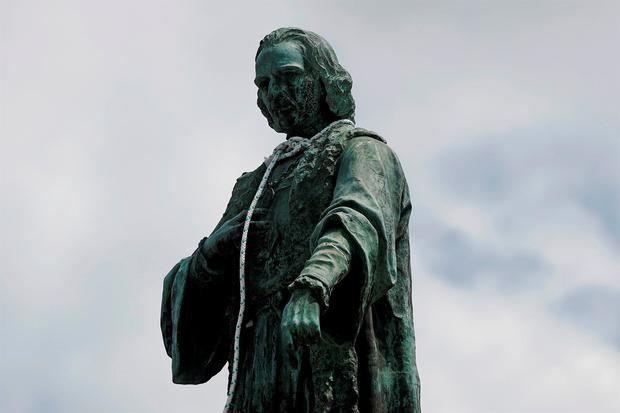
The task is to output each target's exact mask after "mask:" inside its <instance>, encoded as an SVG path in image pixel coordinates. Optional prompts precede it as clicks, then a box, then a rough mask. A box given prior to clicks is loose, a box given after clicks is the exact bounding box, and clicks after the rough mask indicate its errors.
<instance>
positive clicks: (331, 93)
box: [254, 27, 355, 120]
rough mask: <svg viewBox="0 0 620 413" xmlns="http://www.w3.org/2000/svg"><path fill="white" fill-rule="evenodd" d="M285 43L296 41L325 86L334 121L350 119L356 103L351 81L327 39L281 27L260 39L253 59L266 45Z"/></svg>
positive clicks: (311, 33)
mask: <svg viewBox="0 0 620 413" xmlns="http://www.w3.org/2000/svg"><path fill="white" fill-rule="evenodd" d="M286 41H294V42H296V43H297V44H298V45H299V46H300V47H301V49H302V51H303V54H304V59H305V60H306V61H307V63H309V64H310V67H311V70H315V71H316V72H317V73H318V75H319V79H320V80H321V83H322V84H323V86H324V87H325V92H326V98H325V100H326V103H327V106H328V108H329V110H330V111H331V112H332V113H333V114H334V116H335V117H336V118H337V119H351V120H354V116H355V101H354V100H353V95H352V94H351V86H352V85H353V80H352V79H351V75H350V74H349V72H347V70H346V69H345V68H344V67H342V65H341V64H340V63H339V62H338V58H337V57H336V53H335V52H334V49H332V47H331V46H330V44H329V43H327V40H325V39H324V38H322V37H321V36H319V35H318V34H316V33H313V32H311V31H308V30H302V29H298V28H295V27H282V28H280V29H276V30H274V31H272V32H271V33H269V34H268V35H267V36H265V37H264V38H263V40H261V42H260V44H259V46H258V50H257V52H256V57H255V58H254V61H256V59H257V58H258V55H259V54H260V52H261V51H262V50H263V49H264V48H266V47H269V46H275V45H276V44H279V43H283V42H286Z"/></svg>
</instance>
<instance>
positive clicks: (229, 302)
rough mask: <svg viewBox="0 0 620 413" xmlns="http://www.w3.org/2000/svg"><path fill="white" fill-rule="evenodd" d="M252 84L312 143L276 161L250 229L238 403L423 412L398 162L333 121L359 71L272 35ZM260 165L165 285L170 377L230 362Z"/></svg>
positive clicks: (291, 37) (293, 36)
mask: <svg viewBox="0 0 620 413" xmlns="http://www.w3.org/2000/svg"><path fill="white" fill-rule="evenodd" d="M255 83H256V84H257V86H258V88H259V90H258V104H259V107H260V108H261V111H262V112H263V114H265V116H266V117H267V120H268V122H269V125H270V126H271V127H272V128H274V129H275V130H276V131H278V132H284V133H286V134H287V136H302V137H306V138H310V137H312V139H311V140H310V144H309V146H308V147H307V148H306V149H305V150H304V151H303V152H301V153H300V154H298V155H296V156H293V157H291V158H288V159H284V160H283V161H281V162H278V163H277V164H276V166H275V168H274V169H273V172H272V174H271V175H270V177H269V180H268V185H267V188H266V190H265V192H264V195H263V196H262V197H261V199H260V201H259V203H258V209H257V213H256V220H255V222H253V223H252V225H251V226H250V233H249V238H248V245H247V254H246V274H247V275H246V282H247V289H246V294H247V301H246V306H247V309H246V316H245V317H244V328H243V331H242V335H241V342H240V344H241V359H240V366H239V376H238V384H237V389H236V390H235V392H234V399H233V409H231V410H232V411H235V412H248V413H249V412H302V413H303V412H416V413H417V412H420V396H419V379H418V373H417V367H416V361H415V337H414V329H413V312H412V302H411V288H412V284H411V281H412V278H411V266H410V250H409V229H408V227H409V226H408V224H409V218H410V213H411V201H410V198H409V189H408V185H407V182H406V179H405V176H404V173H403V171H402V168H401V165H400V163H399V161H398V158H397V157H396V155H395V154H394V152H393V151H392V150H391V149H390V148H389V147H388V145H387V144H386V143H385V141H384V140H383V139H382V138H381V137H380V136H378V135H377V134H375V133H373V132H369V131H367V130H364V129H361V128H357V127H355V126H353V125H351V124H347V123H342V122H335V123H334V121H336V120H338V119H353V113H354V109H355V106H354V103H353V98H352V97H351V94H350V89H351V79H350V76H349V75H348V73H347V72H346V71H345V70H344V69H343V68H342V67H341V66H340V65H339V64H338V61H337V59H336V56H335V54H334V53H333V50H332V49H331V47H330V46H329V45H328V44H327V42H325V40H323V39H322V38H321V37H319V36H317V35H316V34H314V33H311V32H306V31H302V30H299V29H279V30H277V31H275V32H272V33H271V34H270V35H268V36H267V37H266V38H265V39H264V40H263V42H261V46H260V47H259V51H258V53H257V58H256V79H255ZM319 131H321V132H320V133H319ZM265 169H266V166H265V165H264V164H261V165H260V166H259V167H258V168H257V169H255V170H254V171H252V172H248V173H244V174H242V176H241V177H239V179H237V182H236V184H235V186H234V188H233V191H232V195H231V198H230V201H229V202H228V205H227V208H226V211H225V212H224V214H223V216H222V219H221V220H220V222H219V223H218V224H217V225H216V228H215V229H214V231H213V232H212V234H211V235H209V237H207V238H205V239H203V240H202V241H201V242H200V244H199V247H198V249H197V250H196V251H195V252H194V253H193V254H192V255H191V256H190V257H188V258H185V259H183V260H181V262H179V263H178V264H177V265H176V266H175V267H174V268H173V269H172V270H171V271H170V273H169V274H168V275H167V276H166V278H165V280H164V292H163V300H162V313H161V324H162V332H163V337H164V343H165V347H166V351H167V352H168V354H169V355H170V357H172V373H173V381H174V382H175V383H180V384H198V383H204V382H206V381H208V380H209V379H210V378H211V377H213V376H214V375H215V374H217V373H218V372H219V371H220V370H221V369H222V368H223V367H224V365H225V364H226V363H227V362H229V361H230V360H231V357H232V352H233V351H232V348H233V345H234V343H233V334H234V325H235V322H236V317H237V311H238V306H239V283H238V274H239V269H238V265H239V256H238V254H239V252H238V248H239V245H238V243H239V237H240V232H241V231H240V227H239V222H240V220H241V221H242V219H243V217H244V211H246V210H247V208H248V207H249V205H250V202H251V201H252V198H253V196H254V194H255V192H256V189H257V187H258V185H259V183H260V181H261V178H262V177H263V174H264V172H265ZM240 217H241V218H240Z"/></svg>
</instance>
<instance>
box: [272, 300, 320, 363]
mask: <svg viewBox="0 0 620 413" xmlns="http://www.w3.org/2000/svg"><path fill="white" fill-rule="evenodd" d="M320 314H321V311H320V307H319V303H318V302H317V301H316V299H315V298H314V296H313V295H312V294H311V292H310V290H307V289H304V288H300V289H297V290H294V291H293V295H292V296H291V299H290V300H289V302H288V304H286V307H284V312H283V313H282V323H281V325H280V328H281V334H282V341H283V344H284V346H285V347H286V350H287V351H288V352H289V355H293V354H294V353H295V352H296V351H297V347H298V346H300V345H304V344H313V343H316V342H318V341H319V339H320V338H321V326H320V321H319V320H320Z"/></svg>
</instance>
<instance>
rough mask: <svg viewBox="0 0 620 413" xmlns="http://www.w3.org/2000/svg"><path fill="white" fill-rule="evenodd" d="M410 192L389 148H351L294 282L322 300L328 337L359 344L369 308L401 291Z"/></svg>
mask: <svg viewBox="0 0 620 413" xmlns="http://www.w3.org/2000/svg"><path fill="white" fill-rule="evenodd" d="M405 188H406V181H405V178H404V174H403V172H402V168H401V166H400V163H399V161H398V158H397V157H396V155H395V154H394V153H393V151H392V150H391V149H390V148H389V147H388V146H387V145H386V144H384V143H382V142H380V141H378V140H376V139H373V138H371V137H356V138H353V139H351V140H350V141H349V142H348V143H347V146H346V147H345V149H344V151H343V153H342V155H341V158H340V163H339V170H338V177H337V180H336V186H335V189H334V194H333V197H332V201H331V203H330V205H329V206H328V207H327V208H326V210H325V211H323V213H322V217H321V220H320V221H319V223H318V224H317V226H316V227H315V229H314V232H313V234H312V236H311V245H312V246H314V249H313V254H312V256H311V258H310V259H309V260H308V261H307V262H306V264H305V266H304V269H303V270H302V272H301V273H300V275H299V277H298V279H297V280H296V281H295V282H293V287H301V286H307V287H309V289H310V290H311V291H312V292H313V293H314V294H313V295H314V296H315V297H319V299H318V300H317V301H318V302H319V304H320V305H321V306H322V308H323V310H324V311H323V314H322V316H321V330H322V331H323V332H328V333H332V335H336V336H339V337H340V339H343V340H354V339H355V337H356V335H357V331H358V329H359V327H360V325H361V322H362V319H363V317H364V314H365V312H366V309H367V308H368V306H369V305H370V304H372V303H373V302H375V301H376V300H377V299H379V298H380V297H382V296H383V295H384V294H385V293H386V292H387V291H388V290H390V289H391V288H392V287H393V286H394V285H395V283H396V277H397V259H396V251H395V237H396V232H397V230H398V229H397V226H398V223H399V221H400V215H401V212H402V211H401V201H402V199H401V198H402V194H403V191H404V189H405ZM324 237H325V238H324ZM325 241H326V242H325ZM340 253H342V254H340Z"/></svg>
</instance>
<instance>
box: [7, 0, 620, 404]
mask: <svg viewBox="0 0 620 413" xmlns="http://www.w3.org/2000/svg"><path fill="white" fill-rule="evenodd" d="M379 4H380V5H379ZM281 26H299V27H302V28H306V29H309V30H313V31H316V32H317V33H320V34H322V35H323V36H324V37H326V38H327V39H328V40H329V41H330V42H331V43H332V45H333V46H334V48H335V49H336V51H337V53H338V55H339V57H340V61H341V62H342V63H343V65H344V66H345V67H347V68H348V69H349V71H350V72H351V74H352V76H353V79H354V96H355V98H356V101H357V105H358V111H357V121H358V125H360V126H362V127H365V128H368V129H372V130H375V131H377V132H379V133H380V134H382V135H383V136H385V138H386V139H387V140H388V142H389V144H390V145H391V146H392V148H393V149H394V150H395V151H396V153H397V154H398V155H399V157H400V159H401V161H402V163H403V166H404V169H405V172H406V174H407V177H408V180H409V183H410V186H411V189H412V193H413V202H414V213H413V218H412V223H411V231H412V234H413V239H412V244H413V252H414V256H413V268H414V276H415V280H414V303H415V317H416V318H415V321H416V333H417V336H418V358H419V368H420V375H421V380H422V403H423V409H424V411H426V412H427V413H431V412H432V413H461V412H462V413H470V412H471V413H511V412H514V413H572V412H580V413H582V412H588V413H611V412H618V411H620V190H619V188H620V166H619V165H620V139H619V136H618V132H619V130H620V116H619V115H620V54H618V49H617V48H618V43H619V41H620V3H618V2H617V1H609V2H606V1H594V0H588V1H585V0H584V1H580V2H573V1H550V0H547V1H541V0H536V1H527V0H512V1H480V0H478V1H472V0H469V1H458V0H453V1H438V2H422V1H382V2H369V1H359V0H358V1H353V0H350V1H318V0H315V1H312V2H295V1H287V2H284V1H260V2H247V3H246V4H243V5H242V4H241V3H240V2H226V3H225V4H224V2H211V1H205V0H202V1H191V0H175V1H164V0H150V1H146V0H122V1H121V0H108V1H105V2H103V1H94V0H93V1H87V0H82V1H80V0H58V1H54V2H50V1H45V0H39V1H27V0H1V1H0V145H1V146H0V168H1V171H2V172H1V173H0V186H1V187H0V190H1V192H0V196H1V197H2V202H1V203H0V208H1V209H0V211H1V214H0V228H1V229H0V242H1V248H0V259H1V262H2V264H1V268H2V270H1V271H0V283H1V284H0V330H1V336H0V343H1V344H0V353H1V354H0V372H1V374H0V411H3V412H33V413H34V412H46V413H47V412H50V413H54V412H63V413H64V412H113V413H114V412H119V413H124V412H169V411H175V412H181V411H184V412H217V411H219V410H220V409H221V407H222V406H223V404H224V400H225V393H226V390H225V380H226V377H225V376H224V375H223V374H220V375H218V376H217V377H215V378H214V379H213V380H212V381H211V382H209V383H207V384H205V385H201V386H177V385H173V384H172V383H171V378H170V360H169V359H168V357H167V356H166V354H165V352H164V348H163V344H162V341H161V336H160V332H159V305H160V298H161V284H162V279H163V277H164V275H165V274H166V273H167V271H168V270H169V269H170V268H171V267H172V266H173V265H174V264H175V263H176V262H177V261H178V260H179V259H180V258H182V257H183V256H185V255H188V254H190V253H191V252H192V251H193V249H194V248H195V246H196V244H197V242H198V240H200V239H201V238H202V237H203V236H205V235H207V234H208V233H209V232H210V231H211V230H212V228H213V226H214V225H215V223H216V222H217V220H219V218H220V216H221V213H222V212H223V209H224V206H225V205H226V202H227V201H228V197H229V195H230V191H231V189H232V185H233V184H234V181H235V179H236V178H237V177H238V176H239V175H240V174H241V172H243V171H248V170H252V169H254V168H255V167H256V166H257V165H258V164H259V163H260V162H261V161H262V160H263V157H264V156H265V155H267V154H268V153H270V152H271V150H272V149H273V147H274V146H275V145H276V144H277V143H279V142H280V141H281V140H282V139H283V137H282V136H281V135H278V134H276V133H274V132H273V131H271V130H270V129H269V128H268V127H267V124H266V121H265V120H264V119H263V118H262V116H261V114H260V112H259V110H258V109H257V108H256V105H255V100H256V96H255V93H256V92H255V88H254V86H253V84H252V79H253V70H254V68H253V58H254V53H255V50H256V47H257V45H258V41H259V40H260V39H261V38H262V37H263V36H264V35H265V34H267V33H268V32H269V31H271V30H273V29H275V28H277V27H281Z"/></svg>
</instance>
